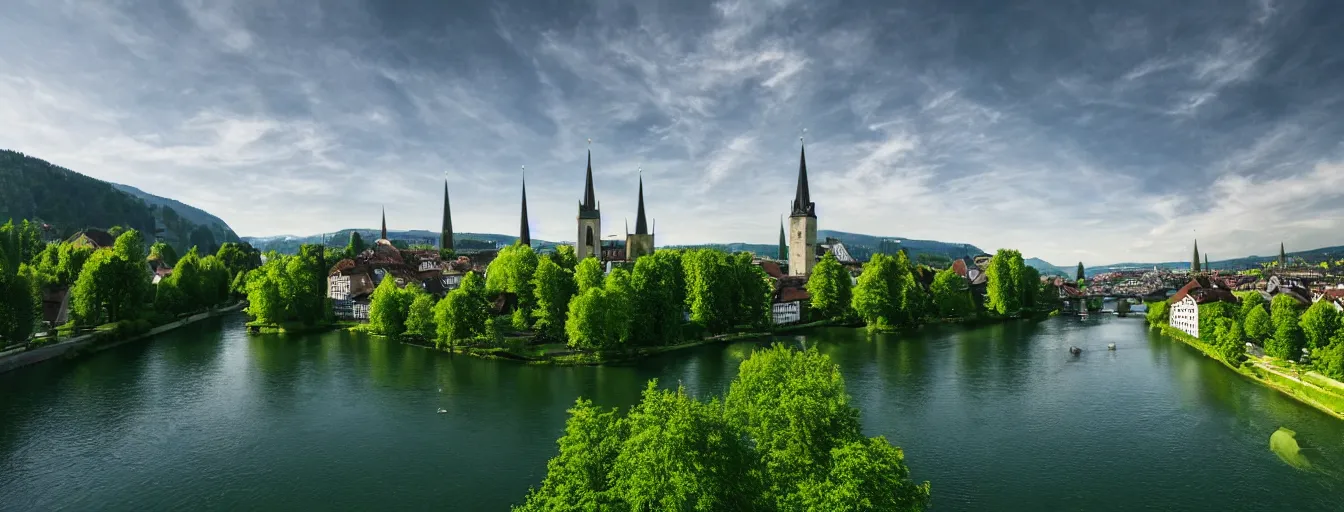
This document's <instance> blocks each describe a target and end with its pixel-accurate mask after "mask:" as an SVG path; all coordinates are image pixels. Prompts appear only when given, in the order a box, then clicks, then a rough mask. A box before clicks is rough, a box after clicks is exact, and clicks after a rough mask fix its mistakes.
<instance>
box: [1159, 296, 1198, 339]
mask: <svg viewBox="0 0 1344 512" xmlns="http://www.w3.org/2000/svg"><path fill="white" fill-rule="evenodd" d="M1167 323H1170V324H1171V326H1172V327H1175V328H1177V329H1180V330H1181V332H1184V333H1186V334H1189V335H1191V336H1194V337H1196V338H1198V337H1199V303H1197V302H1195V298H1194V297H1191V296H1189V295H1186V296H1185V297H1183V298H1182V299H1181V300H1180V301H1177V302H1173V303H1172V304H1171V310H1170V316H1169V318H1168V319H1167Z"/></svg>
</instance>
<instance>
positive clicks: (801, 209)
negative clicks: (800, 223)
mask: <svg viewBox="0 0 1344 512" xmlns="http://www.w3.org/2000/svg"><path fill="white" fill-rule="evenodd" d="M798 140H799V142H802V137H799V138H798ZM800 147H801V146H800ZM790 216H791V217H813V218H815V217H816V216H817V205H816V204H815V203H813V202H812V196H811V194H809V193H808V190H807V148H805V147H801V149H800V150H799V152H798V190H797V191H796V192H795V193H794V196H793V213H792V214H791V215H790Z"/></svg>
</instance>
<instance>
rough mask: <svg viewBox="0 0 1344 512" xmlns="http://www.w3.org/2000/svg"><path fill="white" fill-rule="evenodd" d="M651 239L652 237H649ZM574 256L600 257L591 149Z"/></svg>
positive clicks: (600, 232)
mask: <svg viewBox="0 0 1344 512" xmlns="http://www.w3.org/2000/svg"><path fill="white" fill-rule="evenodd" d="M650 240H652V237H650ZM574 256H575V257H577V258H578V259H579V261H583V259H584V258H587V257H589V256H592V257H596V258H598V259H601V257H602V212H601V210H599V205H598V204H597V198H596V197H595V194H593V150H591V149H590V150H588V175H587V178H586V180H585V182H584V184H583V201H582V202H580V203H579V233H578V238H575V239H574Z"/></svg>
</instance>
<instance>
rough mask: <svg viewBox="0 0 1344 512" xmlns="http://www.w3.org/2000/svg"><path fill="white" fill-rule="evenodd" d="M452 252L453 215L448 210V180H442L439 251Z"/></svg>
mask: <svg viewBox="0 0 1344 512" xmlns="http://www.w3.org/2000/svg"><path fill="white" fill-rule="evenodd" d="M445 249H446V250H449V251H451V250H453V215H452V213H451V212H450V210H449V209H448V180H443V226H442V227H441V228H440V230H439V250H441V251H442V250H445Z"/></svg>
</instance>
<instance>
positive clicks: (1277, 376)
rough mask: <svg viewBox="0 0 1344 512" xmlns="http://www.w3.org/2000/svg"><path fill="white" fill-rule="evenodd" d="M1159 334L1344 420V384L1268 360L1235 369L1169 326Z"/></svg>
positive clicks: (1250, 358)
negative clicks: (1178, 341)
mask: <svg viewBox="0 0 1344 512" xmlns="http://www.w3.org/2000/svg"><path fill="white" fill-rule="evenodd" d="M1159 329H1160V330H1161V332H1162V334H1164V335H1166V336H1167V337H1169V338H1174V339H1177V340H1180V341H1182V342H1184V343H1185V344H1186V345H1189V346H1191V347H1194V348H1196V349H1198V350H1199V351H1200V352H1203V353H1204V355H1206V356H1209V357H1210V358H1213V359H1214V360H1215V361H1218V362H1220V363H1222V364H1223V366H1226V367H1228V368H1230V369H1232V371H1235V372H1237V373H1239V374H1241V375H1243V376H1245V377H1246V378H1248V379H1251V380H1254V381H1256V382H1259V383H1261V384H1263V385H1265V386H1268V387H1270V388H1272V389H1275V390H1277V391H1279V392H1280V393H1283V394H1285V395H1288V396H1291V397H1293V398H1295V399H1297V400H1298V401H1299V402H1302V403H1304V404H1307V405H1310V406H1312V407H1315V408H1317V409H1320V410H1322V411H1324V412H1326V413H1328V414H1330V415H1331V416H1334V417H1336V418H1340V419H1344V383H1341V382H1339V381H1337V380H1334V379H1331V378H1329V377H1326V376H1324V375H1321V374H1319V373H1316V372H1314V371H1311V370H1310V368H1308V367H1304V366H1302V365H1299V364H1296V363H1290V362H1284V361H1280V360H1278V359H1274V358H1270V357H1255V356H1251V355H1247V358H1246V362H1244V363H1242V364H1241V365H1239V366H1234V365H1232V364H1229V363H1228V362H1227V361H1224V360H1223V359H1222V358H1221V357H1219V355H1218V352H1217V351H1216V350H1214V349H1213V347H1211V346H1209V344H1208V343H1205V342H1203V341H1201V340H1200V339H1198V338H1195V337H1193V336H1190V335H1189V334H1186V333H1184V332H1182V331H1180V330H1179V329H1176V328H1175V327H1172V326H1170V325H1162V326H1160V327H1159Z"/></svg>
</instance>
